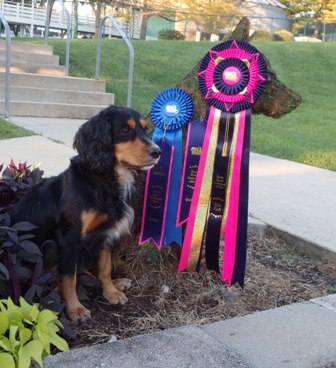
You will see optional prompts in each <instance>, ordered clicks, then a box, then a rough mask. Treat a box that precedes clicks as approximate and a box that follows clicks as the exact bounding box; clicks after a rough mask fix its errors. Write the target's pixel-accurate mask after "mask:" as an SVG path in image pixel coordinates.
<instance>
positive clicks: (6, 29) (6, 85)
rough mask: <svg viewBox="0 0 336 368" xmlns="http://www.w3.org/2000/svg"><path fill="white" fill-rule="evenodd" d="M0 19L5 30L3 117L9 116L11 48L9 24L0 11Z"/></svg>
mask: <svg viewBox="0 0 336 368" xmlns="http://www.w3.org/2000/svg"><path fill="white" fill-rule="evenodd" d="M0 19H1V21H2V23H3V25H4V27H5V32H6V82H5V117H6V118H8V117H9V103H10V48H11V34H10V29H9V25H8V23H7V21H6V19H5V17H4V15H3V14H2V12H1V11H0Z"/></svg>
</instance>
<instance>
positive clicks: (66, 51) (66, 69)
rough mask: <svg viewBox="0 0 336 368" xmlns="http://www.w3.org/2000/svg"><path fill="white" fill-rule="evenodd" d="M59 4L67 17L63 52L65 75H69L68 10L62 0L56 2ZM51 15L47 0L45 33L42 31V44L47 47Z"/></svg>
mask: <svg viewBox="0 0 336 368" xmlns="http://www.w3.org/2000/svg"><path fill="white" fill-rule="evenodd" d="M58 2H59V3H60V4H61V6H62V9H63V11H64V12H65V14H66V15H67V41H66V50H65V75H66V76H68V75H69V59H70V37H71V36H70V23H71V22H70V13H69V11H68V9H67V8H66V7H65V5H64V2H63V0H58ZM50 13H51V7H50V0H48V4H47V17H46V22H45V31H44V44H45V45H48V38H49V19H50V17H49V14H50Z"/></svg>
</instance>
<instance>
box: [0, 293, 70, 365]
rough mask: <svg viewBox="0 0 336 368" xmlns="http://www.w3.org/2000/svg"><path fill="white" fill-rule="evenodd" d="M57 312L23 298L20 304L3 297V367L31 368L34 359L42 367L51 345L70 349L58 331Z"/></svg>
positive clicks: (0, 322) (0, 317) (0, 304)
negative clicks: (42, 308)
mask: <svg viewBox="0 0 336 368" xmlns="http://www.w3.org/2000/svg"><path fill="white" fill-rule="evenodd" d="M62 327H63V326H62V323H61V322H60V321H59V320H58V317H57V314H56V313H54V312H52V311H50V310H48V309H44V310H42V311H40V310H39V309H38V306H37V305H36V304H34V305H30V304H28V303H27V302H26V301H25V300H24V299H23V298H20V305H19V306H17V305H15V304H14V303H13V301H12V300H11V299H10V298H8V299H7V300H1V301H0V367H6V368H29V367H31V365H32V360H33V361H35V362H36V363H37V364H38V365H39V366H40V367H42V366H43V362H42V359H43V358H44V357H45V356H47V355H49V354H50V347H51V345H53V346H55V347H56V348H57V349H59V350H61V351H68V350H69V347H68V344H67V342H66V341H65V340H64V339H62V338H61V337H60V336H59V335H58V334H57V333H58V332H59V330H60V328H62Z"/></svg>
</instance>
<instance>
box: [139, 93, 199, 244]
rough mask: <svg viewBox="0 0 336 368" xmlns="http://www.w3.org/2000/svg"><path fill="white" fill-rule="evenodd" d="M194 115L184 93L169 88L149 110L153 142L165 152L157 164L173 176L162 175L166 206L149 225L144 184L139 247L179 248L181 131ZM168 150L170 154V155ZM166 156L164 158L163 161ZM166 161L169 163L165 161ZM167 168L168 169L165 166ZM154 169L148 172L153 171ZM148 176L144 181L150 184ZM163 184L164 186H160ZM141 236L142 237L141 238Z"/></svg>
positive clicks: (148, 211) (187, 96)
mask: <svg viewBox="0 0 336 368" xmlns="http://www.w3.org/2000/svg"><path fill="white" fill-rule="evenodd" d="M193 112H194V107H193V103H192V100H191V97H190V96H189V95H188V94H187V92H185V91H184V90H181V89H178V88H170V89H167V90H164V91H162V92H161V93H160V94H158V95H157V96H156V97H155V99H154V101H153V103H152V106H151V111H150V115H151V118H152V121H153V123H154V124H155V126H156V128H155V131H154V134H153V141H155V143H156V144H158V145H159V146H160V147H161V146H164V147H165V150H164V151H162V153H161V158H160V161H159V163H160V162H162V165H166V166H165V167H162V170H161V171H162V173H168V172H173V173H174V175H162V176H161V180H160V182H161V185H162V186H163V187H164V188H167V191H166V192H164V193H163V192H162V193H161V194H162V195H163V198H164V200H165V201H166V203H167V205H166V206H163V207H162V208H163V211H164V214H163V215H160V216H157V217H155V218H156V220H157V221H156V223H154V222H153V221H152V222H149V219H148V216H149V214H150V215H151V216H149V217H150V218H152V219H153V216H152V211H151V209H150V208H148V207H150V206H151V203H150V199H151V195H152V194H151V193H152V190H153V186H152V185H149V184H148V182H147V183H146V189H148V195H147V196H145V202H144V210H143V226H142V228H141V231H140V242H139V244H142V243H143V242H144V241H145V240H144V239H145V238H146V239H147V240H148V239H151V240H153V241H154V242H155V243H156V245H157V246H158V247H159V248H160V247H161V246H162V245H169V244H170V243H172V242H175V243H177V244H179V245H182V228H181V227H180V226H178V225H177V210H178V202H179V191H180V186H181V173H182V128H183V126H185V125H186V124H187V123H189V122H190V120H191V118H192V115H193ZM167 146H169V147H170V148H171V151H172V153H171V154H170V150H169V149H168V147H167ZM166 155H167V157H166ZM168 158H169V159H168ZM168 162H169V165H170V167H169V168H168V167H167V165H168ZM156 170H157V167H155V168H153V169H152V170H150V171H154V172H155V171H156ZM153 175H154V176H153V177H152V176H151V175H149V174H148V176H147V179H148V181H153V178H154V177H155V174H153ZM164 181H165V183H163V182H164ZM157 232H159V233H160V238H159V241H158V240H157V239H158V237H157V236H152V235H151V234H157ZM144 234H145V235H144Z"/></svg>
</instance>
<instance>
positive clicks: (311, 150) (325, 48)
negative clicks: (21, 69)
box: [35, 39, 336, 170]
mask: <svg viewBox="0 0 336 368" xmlns="http://www.w3.org/2000/svg"><path fill="white" fill-rule="evenodd" d="M35 42H41V41H35ZM49 42H50V44H51V45H53V46H54V50H55V53H56V54H59V55H60V58H61V62H62V63H64V58H65V41H64V40H57V39H52V40H50V41H49ZM132 43H133V45H134V50H135V65H134V83H133V100H132V105H133V107H134V108H136V109H138V110H140V111H141V112H142V113H143V114H145V115H146V114H147V113H148V111H149V108H150V104H151V101H152V100H153V98H154V97H155V96H156V94H157V93H159V92H160V91H161V90H162V89H165V88H169V87H173V86H175V84H176V83H177V82H178V81H180V80H181V79H182V78H184V77H185V76H186V75H187V73H188V72H189V71H190V70H191V68H192V67H193V66H194V65H195V64H196V63H197V62H198V61H199V60H200V59H201V58H202V57H203V56H204V54H205V53H206V52H207V50H208V49H210V48H211V47H213V46H214V43H211V42H176V41H155V42H149V41H132ZM96 46H97V44H96V41H95V40H72V41H71V52H70V74H71V75H74V76H82V77H90V78H91V77H94V73H95V62H96ZM255 46H256V47H257V48H259V49H260V51H262V52H263V53H264V55H265V56H266V57H267V58H268V59H269V60H270V62H271V65H272V67H273V68H274V69H275V70H276V71H277V74H278V77H279V79H280V80H281V81H283V82H284V83H285V84H287V86H289V87H290V88H292V89H293V90H295V91H296V92H298V93H300V94H301V95H302V97H303V103H302V105H301V106H300V107H299V108H298V109H297V110H295V111H294V112H292V113H291V114H289V115H287V116H285V117H283V118H281V119H279V120H273V119H270V118H267V117H264V116H255V117H254V119H253V131H252V149H253V151H254V152H258V153H262V154H266V155H269V156H273V157H279V158H285V159H289V160H292V161H297V162H302V163H305V164H308V165H313V166H318V167H321V168H325V169H329V170H336V160H335V157H336V145H335V142H334V138H333V137H335V136H336V123H335V116H336V104H335V103H334V101H335V98H336V89H335V85H336V73H335V70H334V69H335V68H334V60H335V59H336V45H335V43H333V42H330V43H295V42H262V43H256V44H255ZM128 57H129V53H128V49H127V47H126V45H125V44H124V43H123V42H122V41H120V40H107V39H105V40H103V42H102V58H101V78H103V79H105V80H106V83H107V91H108V92H113V93H115V94H116V103H117V104H125V103H126V96H127V75H128Z"/></svg>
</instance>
